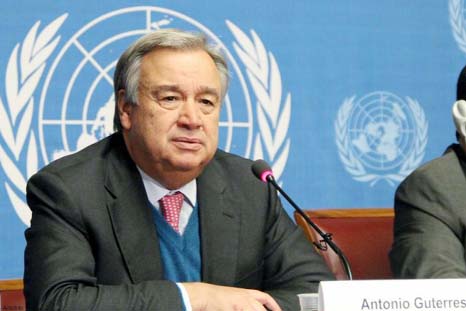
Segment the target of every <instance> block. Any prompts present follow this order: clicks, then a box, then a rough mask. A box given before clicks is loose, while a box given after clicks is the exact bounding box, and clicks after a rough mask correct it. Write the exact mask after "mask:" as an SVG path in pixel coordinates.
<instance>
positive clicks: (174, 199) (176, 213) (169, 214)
mask: <svg viewBox="0 0 466 311" xmlns="http://www.w3.org/2000/svg"><path fill="white" fill-rule="evenodd" d="M183 201H184V195H183V194H182V193H181V192H179V191H177V192H175V193H174V194H172V195H169V194H167V195H166V196H164V197H163V198H161V199H160V200H159V203H160V211H161V212H162V215H163V217H164V218H165V220H166V221H167V222H168V223H169V224H170V226H172V228H173V230H175V231H176V232H178V233H179V232H180V230H179V222H180V212H181V207H182V206H183Z"/></svg>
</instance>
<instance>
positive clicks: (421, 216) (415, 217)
mask: <svg viewBox="0 0 466 311" xmlns="http://www.w3.org/2000/svg"><path fill="white" fill-rule="evenodd" d="M443 174H445V172H444V173H443ZM440 176H442V174H436V176H434V177H435V178H432V177H431V176H430V175H425V174H423V173H422V171H421V172H415V173H414V174H412V175H411V176H410V177H408V179H407V180H406V181H405V182H403V183H402V184H401V185H400V187H399V189H398V190H397V192H396V195H395V224H394V243H393V247H392V250H391V252H390V262H391V268H392V272H393V274H394V276H395V277H397V278H464V277H466V265H465V257H464V256H465V253H464V246H463V241H462V240H463V238H464V237H463V231H464V228H463V226H462V224H461V221H460V219H461V218H462V217H463V216H461V215H459V214H458V212H459V211H457V209H456V207H457V202H456V199H455V198H456V197H457V193H456V194H455V192H456V191H457V190H456V189H454V187H455V186H453V185H449V184H448V182H445V181H444V180H443V178H440ZM462 186H463V187H464V185H462ZM459 191H464V190H463V189H461V190H459ZM462 197H463V198H464V196H462ZM461 205H462V206H464V201H463V203H461ZM455 211H456V212H455Z"/></svg>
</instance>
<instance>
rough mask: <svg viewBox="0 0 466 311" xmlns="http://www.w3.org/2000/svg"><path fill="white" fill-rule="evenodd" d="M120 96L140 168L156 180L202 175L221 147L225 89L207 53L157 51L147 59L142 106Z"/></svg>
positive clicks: (140, 98) (124, 123)
mask: <svg viewBox="0 0 466 311" xmlns="http://www.w3.org/2000/svg"><path fill="white" fill-rule="evenodd" d="M121 92H124V91H121ZM121 92H120V96H119V101H118V105H119V111H120V118H121V121H122V127H123V133H124V135H125V138H126V144H127V146H128V149H129V151H130V154H131V156H132V158H133V160H134V161H135V162H136V164H137V165H138V166H140V167H141V168H142V169H143V170H144V171H146V173H148V174H149V175H151V176H152V177H154V178H157V175H158V174H163V172H183V171H194V172H199V173H200V171H201V170H202V168H203V167H204V166H205V165H206V164H207V163H208V162H209V161H210V160H211V159H212V157H213V155H214V153H215V150H216V149H217V144H218V122H219V114H220V104H221V83H220V75H219V73H218V71H217V68H216V67H215V64H214V62H213V60H212V59H211V57H210V56H209V55H208V54H207V53H206V52H204V51H202V50H194V51H176V50H172V49H157V50H154V51H152V52H150V53H148V54H146V55H145V56H144V57H143V59H142V63H141V67H140V79H139V89H138V105H130V104H129V103H125V102H124V99H123V98H124V96H122V95H123V94H122V93H121Z"/></svg>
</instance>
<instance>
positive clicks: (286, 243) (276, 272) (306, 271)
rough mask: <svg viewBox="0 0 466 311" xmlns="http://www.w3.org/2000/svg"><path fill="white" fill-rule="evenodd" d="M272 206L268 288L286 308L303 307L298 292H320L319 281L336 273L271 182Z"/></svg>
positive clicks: (296, 308)
mask: <svg viewBox="0 0 466 311" xmlns="http://www.w3.org/2000/svg"><path fill="white" fill-rule="evenodd" d="M269 206H270V207H269V217H268V231H267V235H266V242H267V245H266V250H267V253H266V254H265V262H264V264H265V271H266V274H265V275H264V290H265V292H267V293H269V294H270V295H271V296H272V297H274V298H275V299H276V300H277V302H278V303H279V304H280V306H281V307H282V309H283V310H299V300H298V298H297V294H301V293H317V292H318V286H319V282H320V281H322V280H333V279H334V276H333V275H332V273H331V272H330V271H329V269H328V267H327V265H326V264H325V262H324V261H323V259H322V257H321V256H320V254H318V253H317V252H316V251H315V249H314V247H313V246H312V244H311V243H309V241H308V240H307V239H306V237H305V235H304V233H303V231H302V229H301V228H300V227H299V226H297V225H296V224H295V223H294V222H293V221H292V220H291V218H290V217H289V215H288V214H287V213H286V211H285V209H284V208H283V206H282V204H281V202H280V200H279V198H278V196H277V193H276V191H275V190H274V189H273V188H272V187H270V185H269Z"/></svg>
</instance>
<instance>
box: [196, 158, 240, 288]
mask: <svg viewBox="0 0 466 311" xmlns="http://www.w3.org/2000/svg"><path fill="white" fill-rule="evenodd" d="M226 180H227V179H226V176H223V174H222V170H221V167H220V165H219V164H218V163H217V162H216V161H215V159H214V160H213V161H212V162H211V163H210V164H209V165H208V166H207V167H206V168H205V170H204V172H203V173H202V174H201V176H199V178H198V180H197V183H198V184H197V196H198V202H199V217H200V231H201V249H202V251H201V253H202V254H201V256H202V280H203V281H204V282H209V283H215V284H219V285H222V284H223V285H231V284H233V283H234V281H235V276H236V264H237V261H238V258H237V253H238V246H239V230H240V209H239V208H238V204H239V203H238V202H236V201H235V199H234V198H233V195H232V191H231V189H228V188H227V184H226V182H225V181H226Z"/></svg>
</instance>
